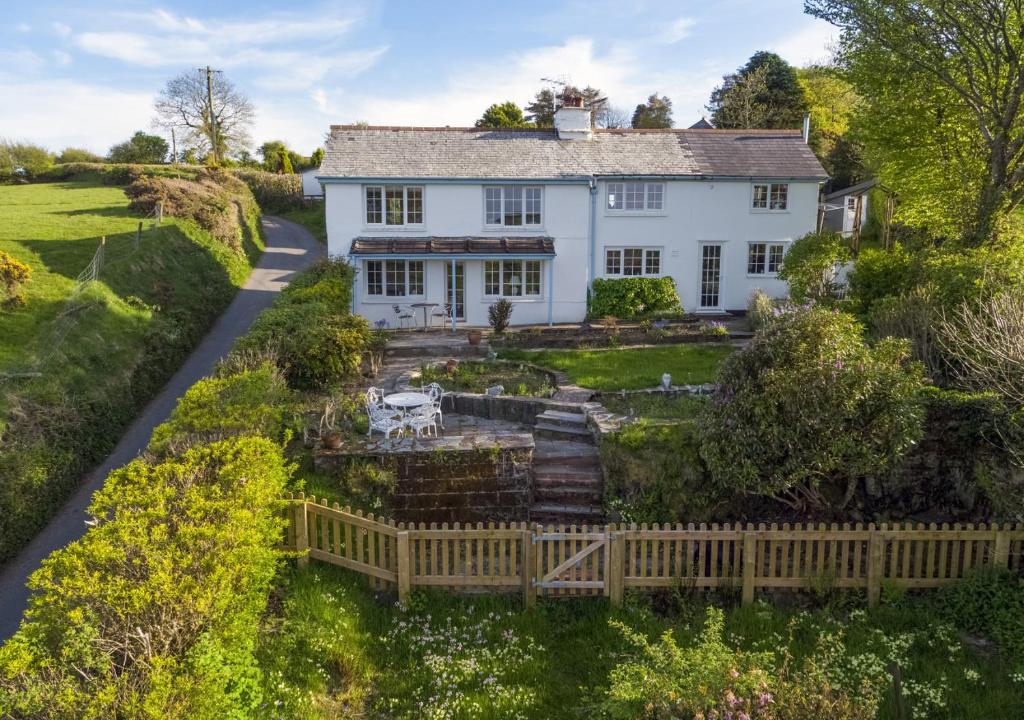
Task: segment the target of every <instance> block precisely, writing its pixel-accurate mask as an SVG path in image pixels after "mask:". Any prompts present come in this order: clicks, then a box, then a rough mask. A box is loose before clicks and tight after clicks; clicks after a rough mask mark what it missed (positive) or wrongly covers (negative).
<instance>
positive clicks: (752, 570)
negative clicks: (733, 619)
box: [743, 525, 757, 605]
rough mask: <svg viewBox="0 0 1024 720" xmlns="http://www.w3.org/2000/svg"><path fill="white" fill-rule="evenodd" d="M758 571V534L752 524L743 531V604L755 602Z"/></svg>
mask: <svg viewBox="0 0 1024 720" xmlns="http://www.w3.org/2000/svg"><path fill="white" fill-rule="evenodd" d="M756 572H757V534H756V533H755V532H754V530H753V528H751V527H750V525H747V528H746V529H745V530H744V531H743V604H744V605H751V604H753V602H754V577H755V575H756Z"/></svg>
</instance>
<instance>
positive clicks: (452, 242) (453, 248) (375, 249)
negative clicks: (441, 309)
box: [349, 236, 555, 256]
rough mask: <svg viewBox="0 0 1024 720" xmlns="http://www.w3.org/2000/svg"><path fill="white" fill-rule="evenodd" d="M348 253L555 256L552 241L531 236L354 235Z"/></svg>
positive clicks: (548, 238)
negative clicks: (355, 236)
mask: <svg viewBox="0 0 1024 720" xmlns="http://www.w3.org/2000/svg"><path fill="white" fill-rule="evenodd" d="M349 254H350V255H509V256H515V255H554V254H555V241H554V239H553V238H550V237H544V236H533V237H413V238H410V237H357V238H354V239H353V240H352V247H351V249H350V250H349Z"/></svg>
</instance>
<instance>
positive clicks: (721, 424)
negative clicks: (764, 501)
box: [699, 308, 922, 506]
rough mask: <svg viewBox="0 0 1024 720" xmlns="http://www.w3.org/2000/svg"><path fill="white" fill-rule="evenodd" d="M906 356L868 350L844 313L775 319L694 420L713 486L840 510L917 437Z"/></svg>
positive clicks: (900, 351)
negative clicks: (863, 481)
mask: <svg viewBox="0 0 1024 720" xmlns="http://www.w3.org/2000/svg"><path fill="white" fill-rule="evenodd" d="M907 355H908V350H907V347H906V344H905V343H903V342H900V341H896V340H891V339H890V340H883V341H881V342H879V343H878V344H877V345H875V346H874V347H871V346H868V345H867V344H866V343H865V342H864V340H863V338H862V336H861V329H860V326H859V325H858V324H857V323H856V321H855V320H854V319H853V318H852V317H851V316H849V315H847V314H844V313H839V312H834V311H830V310H825V309H822V308H810V309H798V310H795V311H792V312H785V313H782V314H780V315H779V317H778V318H776V319H775V320H774V321H773V322H771V323H769V324H767V325H766V326H764V327H763V328H762V330H761V331H760V332H758V333H757V335H755V337H754V340H753V341H752V342H751V344H750V345H749V346H748V347H747V348H745V349H743V350H742V351H740V352H737V353H734V354H733V355H731V356H729V357H728V358H727V359H726V361H725V363H724V365H723V366H722V371H721V374H720V376H719V384H718V387H717V389H716V390H715V393H714V395H713V396H712V402H710V403H708V404H707V406H705V409H704V411H703V413H702V414H701V420H700V423H699V424H700V428H701V455H702V457H703V458H704V461H705V462H706V463H707V466H708V469H709V470H710V471H711V476H712V478H713V480H714V481H715V482H716V483H717V484H718V485H720V486H721V487H722V488H730V489H732V488H734V489H736V490H738V491H740V492H746V493H751V494H760V495H774V496H778V497H782V498H785V499H787V500H788V501H790V502H792V503H800V504H802V503H810V504H813V505H816V506H828V505H831V504H834V505H843V504H845V503H846V502H848V501H849V499H850V498H851V497H852V495H853V491H854V490H855V489H856V485H857V482H858V481H859V479H860V478H862V477H864V476H866V475H871V474H877V473H878V471H879V470H881V469H884V468H886V467H889V465H890V463H892V461H893V460H894V459H898V458H899V457H900V456H901V455H902V454H903V453H904V452H905V451H906V450H907V448H909V447H910V446H911V445H912V444H913V443H914V442H915V441H916V440H917V439H918V438H919V437H920V435H921V422H922V410H921V408H920V403H919V402H918V400H917V394H918V391H919V389H920V386H921V371H920V368H919V367H918V366H917V365H916V364H910V363H907ZM836 491H838V492H836Z"/></svg>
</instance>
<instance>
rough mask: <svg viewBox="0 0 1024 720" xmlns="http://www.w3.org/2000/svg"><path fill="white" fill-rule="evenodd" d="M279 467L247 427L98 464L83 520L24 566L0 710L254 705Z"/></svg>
mask: <svg viewBox="0 0 1024 720" xmlns="http://www.w3.org/2000/svg"><path fill="white" fill-rule="evenodd" d="M288 475H289V470H288V468H287V465H286V463H285V460H284V458H283V456H282V453H281V449H280V447H279V446H277V445H276V444H275V443H273V442H271V441H269V440H266V439H263V438H254V437H243V438H236V439H233V440H227V441H223V442H219V443H214V444H212V445H207V446H201V447H196V448H194V449H192V450H189V451H188V452H186V453H185V454H184V455H183V456H182V457H180V458H171V459H168V460H165V461H163V462H160V463H157V464H152V465H151V464H147V463H146V462H145V461H143V460H135V461H133V462H132V463H130V464H129V465H127V466H125V467H124V468H121V469H120V470H117V471H115V472H113V473H111V475H110V476H109V477H108V478H107V482H106V484H105V486H104V487H103V489H102V490H101V491H99V492H98V493H97V494H96V496H95V497H94V499H93V502H92V505H91V506H90V508H89V513H90V515H92V516H93V517H94V518H96V519H97V524H96V526H95V527H93V528H92V529H90V530H89V532H87V533H86V535H85V536H84V537H83V538H82V539H81V540H79V541H77V542H75V543H72V544H71V545H69V546H68V547H66V548H64V549H62V550H58V551H57V552H55V553H54V554H53V555H51V556H50V557H49V558H48V559H47V560H46V561H45V562H44V563H43V566H42V568H41V569H40V570H38V571H37V572H36V573H35V574H33V576H32V580H31V582H30V587H31V588H32V591H33V593H34V594H33V597H32V600H31V605H30V610H29V616H28V620H27V621H26V622H25V623H24V624H23V625H22V627H21V629H20V630H19V631H18V633H17V634H16V635H15V636H14V637H13V638H12V639H11V640H10V641H8V642H7V643H6V644H5V645H4V646H3V647H2V648H0V716H3V717H9V718H38V717H57V718H72V717H75V718H79V717H81V718H108V717H109V718H113V717H120V718H149V717H152V718H155V717H160V718H216V717H239V718H240V717H252V716H255V715H256V714H258V712H259V711H260V706H261V705H262V696H261V683H260V675H259V669H258V667H257V664H256V661H255V658H254V657H253V649H254V647H255V642H256V637H257V631H258V627H259V621H260V617H261V615H262V613H263V612H264V609H265V607H266V599H267V594H268V593H269V591H270V588H271V585H272V582H273V580H274V577H275V574H276V571H277V567H278V563H279V561H280V560H281V558H282V553H281V551H280V550H279V548H278V545H279V542H280V538H281V533H282V531H283V528H284V521H283V515H282V513H281V501H280V497H281V496H282V493H283V491H284V489H285V483H286V481H287V479H288Z"/></svg>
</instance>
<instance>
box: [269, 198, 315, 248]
mask: <svg viewBox="0 0 1024 720" xmlns="http://www.w3.org/2000/svg"><path fill="white" fill-rule="evenodd" d="M275 214H276V215H277V216H278V217H282V218H284V219H285V220H291V221H292V222H293V223H298V224H299V225H302V226H303V227H305V228H306V229H307V230H309V231H310V232H311V233H313V237H315V238H316V239H317V240H319V241H320V242H322V243H323V244H324V245H326V244H327V217H326V215H325V214H324V203H323V202H314V203H311V204H310V205H309V206H308V207H304V208H301V209H299V210H284V211H281V212H278V213H275Z"/></svg>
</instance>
